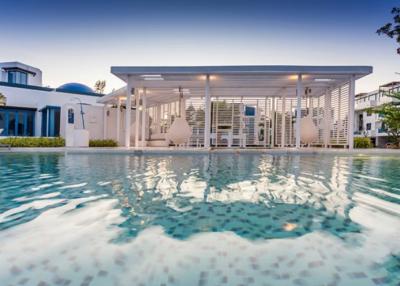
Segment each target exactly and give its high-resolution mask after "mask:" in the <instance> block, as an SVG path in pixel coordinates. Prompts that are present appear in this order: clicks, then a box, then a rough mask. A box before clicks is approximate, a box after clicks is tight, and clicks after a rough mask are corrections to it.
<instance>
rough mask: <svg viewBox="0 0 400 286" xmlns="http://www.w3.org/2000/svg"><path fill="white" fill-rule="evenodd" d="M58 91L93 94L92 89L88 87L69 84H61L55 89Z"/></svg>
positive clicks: (79, 84)
mask: <svg viewBox="0 0 400 286" xmlns="http://www.w3.org/2000/svg"><path fill="white" fill-rule="evenodd" d="M57 90H58V91H64V92H71V93H94V91H93V89H91V88H90V87H88V86H87V85H84V84H81V83H77V82H70V83H66V84H63V85H61V86H59V87H58V88H57Z"/></svg>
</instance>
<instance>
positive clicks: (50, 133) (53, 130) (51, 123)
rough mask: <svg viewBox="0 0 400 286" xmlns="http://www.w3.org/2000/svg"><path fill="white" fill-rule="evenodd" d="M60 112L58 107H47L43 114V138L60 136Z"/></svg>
mask: <svg viewBox="0 0 400 286" xmlns="http://www.w3.org/2000/svg"><path fill="white" fill-rule="evenodd" d="M60 111H61V108H60V107H58V106H46V107H45V108H43V109H42V110H41V112H42V136H43V137H57V136H60Z"/></svg>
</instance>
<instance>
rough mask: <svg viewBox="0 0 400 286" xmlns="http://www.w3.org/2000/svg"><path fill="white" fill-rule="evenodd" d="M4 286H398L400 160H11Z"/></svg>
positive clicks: (1, 194)
mask: <svg viewBox="0 0 400 286" xmlns="http://www.w3.org/2000/svg"><path fill="white" fill-rule="evenodd" d="M0 281H1V283H0V284H1V285H39V286H45V285H83V286H87V285H105V286H106V285H107V286H109V285H115V286H118V285H121V286H124V285H157V286H158V285H272V286H277V285H285V286H286V285H299V286H302V285H362V286H367V285H400V158H399V157H398V156H397V157H396V156H344V155H341V156H338V155H294V154H293V155H266V154H261V153H251V154H210V155H209V154H207V155H201V154H196V155H123V154H121V155H117V154H45V153H42V154H29V153H27V154H0Z"/></svg>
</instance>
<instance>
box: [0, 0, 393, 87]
mask: <svg viewBox="0 0 400 286" xmlns="http://www.w3.org/2000/svg"><path fill="white" fill-rule="evenodd" d="M395 6H400V0H397V1H392V0H335V1H328V0H303V1H300V0H298V1H296V0H292V1H289V0H276V1H267V0H264V1H261V0H201V1H194V0H193V1H192V0H186V1H185V0H147V1H144V0H142V1H136V0H130V1H128V0H112V1H111V0H107V1H102V0H96V1H95V0H87V1H84V0H68V1H66V0H65V1H62V0H18V1H10V0H0V27H1V34H0V62H4V61H20V62H23V63H26V64H29V65H32V66H35V67H38V68H40V69H41V70H42V72H43V81H44V85H46V86H51V87H57V86H60V85H61V84H64V83H66V82H80V83H84V84H86V85H88V86H91V87H93V85H94V83H95V81H96V80H106V82H107V86H106V91H107V92H108V91H111V90H112V89H113V88H119V87H121V86H123V85H124V84H123V82H122V81H121V80H119V79H118V78H117V77H115V76H114V75H112V74H111V73H110V67H111V66H129V65H132V66H148V65H152V66H158V65H160V66H163V65H172V66H174V65H175V66H176V65H179V66H180V65H182V66H188V65H189V66H190V65H370V66H373V68H374V72H373V74H372V75H369V76H367V77H365V78H363V79H361V80H359V81H357V84H356V92H366V91H372V90H375V89H377V88H378V86H379V85H381V84H384V83H386V82H389V81H393V80H400V75H398V74H396V73H395V72H400V55H397V54H396V48H397V47H398V46H399V45H398V44H397V43H396V42H395V41H394V40H393V39H390V38H387V37H384V36H378V35H377V34H376V30H377V29H378V28H379V27H381V26H382V25H384V24H385V23H387V22H389V21H390V20H391V19H392V16H391V13H390V12H391V9H392V8H393V7H395Z"/></svg>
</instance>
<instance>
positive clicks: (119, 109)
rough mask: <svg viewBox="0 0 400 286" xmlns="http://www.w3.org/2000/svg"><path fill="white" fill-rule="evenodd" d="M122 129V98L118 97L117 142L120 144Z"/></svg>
mask: <svg viewBox="0 0 400 286" xmlns="http://www.w3.org/2000/svg"><path fill="white" fill-rule="evenodd" d="M120 129H121V99H120V98H119V97H118V101H117V142H118V144H119V140H120V138H119V137H120V135H119V134H120V133H121V131H120Z"/></svg>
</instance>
